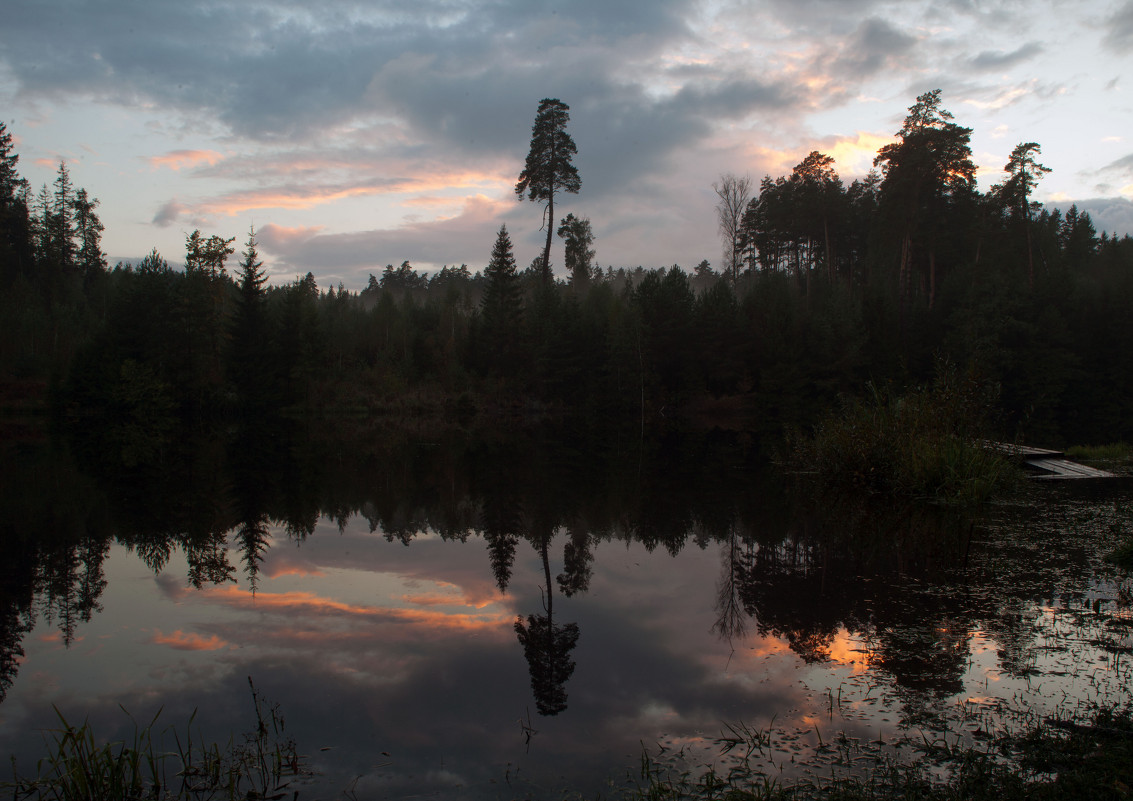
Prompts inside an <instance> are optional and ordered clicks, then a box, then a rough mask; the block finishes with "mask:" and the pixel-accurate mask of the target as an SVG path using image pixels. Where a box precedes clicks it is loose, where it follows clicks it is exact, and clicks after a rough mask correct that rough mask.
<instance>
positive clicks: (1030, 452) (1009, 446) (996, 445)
mask: <svg viewBox="0 0 1133 801" xmlns="http://www.w3.org/2000/svg"><path fill="white" fill-rule="evenodd" d="M983 444H984V447H985V448H990V449H991V450H993V451H999V452H1000V453H1006V454H1007V455H1008V456H1016V457H1022V458H1024V459H1029V458H1031V457H1038V458H1045V457H1058V456H1064V455H1065V454H1064V453H1063V452H1062V451H1052V450H1049V449H1047V448H1032V447H1030V446H1028V445H1016V444H1015V443H1014V442H992V441H990V440H984V443H983Z"/></svg>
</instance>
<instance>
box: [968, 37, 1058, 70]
mask: <svg viewBox="0 0 1133 801" xmlns="http://www.w3.org/2000/svg"><path fill="white" fill-rule="evenodd" d="M1042 52H1043V46H1042V45H1041V44H1040V43H1039V42H1028V43H1027V44H1025V45H1023V46H1022V47H1019V48H1017V49H1015V50H1012V51H1011V52H1010V53H1004V52H1003V51H1002V50H985V51H983V52H982V53H980V54H979V55H977V56H976V57H975V58H973V59H972V60H971V61H970V62H969V64H970V66H971V67H972V68H973V69H976V70H1001V69H1006V68H1008V67H1014V66H1015V65H1016V64H1021V63H1022V62H1024V61H1028V60H1029V59H1031V58H1034V57H1035V56H1037V55H1039V54H1040V53H1042Z"/></svg>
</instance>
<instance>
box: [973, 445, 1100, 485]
mask: <svg viewBox="0 0 1133 801" xmlns="http://www.w3.org/2000/svg"><path fill="white" fill-rule="evenodd" d="M984 444H985V445H986V446H987V447H988V448H991V449H992V450H997V451H999V452H1000V453H1005V454H1007V455H1008V456H1011V457H1013V458H1016V459H1019V460H1020V461H1022V462H1023V464H1024V465H1026V466H1027V467H1032V468H1034V469H1036V470H1038V471H1040V472H1039V473H1038V474H1037V475H1036V476H1035V478H1115V476H1114V474H1113V473H1110V472H1109V471H1107V470H1098V469H1097V468H1094V467H1087V466H1086V465H1084V464H1078V463H1077V462H1072V461H1070V460H1069V459H1067V458H1066V454H1065V453H1063V452H1062V451H1051V450H1047V449H1046V448H1029V447H1027V446H1025V445H1015V444H1013V443H1010V442H985V443H984Z"/></svg>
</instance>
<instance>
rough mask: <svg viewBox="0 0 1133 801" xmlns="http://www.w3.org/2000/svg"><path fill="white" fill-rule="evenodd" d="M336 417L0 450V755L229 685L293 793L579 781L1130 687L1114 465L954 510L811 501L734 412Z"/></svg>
mask: <svg viewBox="0 0 1133 801" xmlns="http://www.w3.org/2000/svg"><path fill="white" fill-rule="evenodd" d="M329 428H331V429H333V430H330V431H319V432H317V433H314V434H313V433H312V432H310V431H306V430H304V429H303V427H301V426H296V427H294V428H287V429H286V430H284V429H273V430H268V431H260V432H254V433H253V432H226V433H223V434H210V435H204V434H201V435H199V436H194V437H191V438H188V439H186V440H185V441H184V442H182V443H181V444H180V445H179V446H178V447H177V448H176V449H171V450H169V451H168V452H159V453H153V452H148V451H147V450H146V447H145V443H144V442H141V443H139V442H138V441H137V440H136V439H134V438H131V436H130V432H129V431H113V432H99V433H87V434H84V435H80V436H77V437H72V438H70V439H69V440H65V439H59V438H56V439H51V438H47V437H40V436H34V437H26V438H24V439H23V440H17V441H12V442H9V443H8V444H7V445H6V446H5V447H4V451H3V459H2V461H0V477H2V478H3V487H2V488H0V502H2V504H3V507H2V508H3V528H2V529H0V533H2V536H3V544H4V547H5V550H6V551H7V554H6V556H5V559H4V560H3V561H4V567H3V568H0V629H2V630H0V691H2V692H3V700H2V702H0V754H4V755H7V754H11V755H13V756H14V757H15V758H16V760H17V763H18V764H19V765H21V766H22V767H23V769H24V770H25V771H27V770H31V768H32V767H33V765H34V760H35V758H36V757H38V756H39V755H40V754H41V753H42V752H43V750H44V745H43V737H42V735H41V734H40V732H42V731H45V730H48V729H51V728H53V727H56V726H57V725H58V718H57V717H56V713H55V711H54V710H53V707H55V708H57V709H58V710H59V711H60V712H61V713H62V714H63V715H65V716H66V718H67V719H68V720H70V721H72V722H75V723H79V722H82V721H83V720H84V719H85V720H87V721H89V722H90V723H91V725H92V726H93V728H94V729H95V731H96V732H98V733H100V734H103V735H105V736H108V737H123V736H127V735H128V734H129V733H130V732H131V731H132V730H133V723H131V718H130V717H127V715H126V713H125V712H124V711H123V709H125V711H126V712H128V713H129V715H130V716H132V717H133V719H134V720H136V721H139V722H140V723H142V724H143V725H144V724H145V723H148V722H149V721H150V720H151V719H152V718H153V717H154V715H155V714H156V713H157V712H158V710H160V717H159V718H158V720H159V724H158V725H157V726H156V727H155V728H157V729H162V728H164V727H165V726H179V727H182V728H183V727H184V725H185V723H186V721H188V720H189V719H190V717H191V716H193V713H194V710H195V717H193V730H194V732H199V734H200V736H202V737H204V738H206V739H212V740H216V741H219V742H227V741H228V740H229V739H230V738H233V737H236V738H237V739H238V738H239V737H240V736H241V734H242V733H243V732H247V731H249V730H250V729H252V728H254V726H255V724H256V712H255V707H254V705H253V699H252V690H251V688H250V686H249V680H251V681H252V682H253V684H254V687H255V691H256V692H257V693H258V694H259V696H260V697H262V698H263V699H265V700H266V702H268V703H270V704H275V705H277V708H278V714H280V715H281V716H282V717H283V718H284V720H285V721H286V733H287V734H288V735H290V736H291V737H294V738H295V740H296V742H297V744H298V749H299V752H300V753H301V754H302V755H303V756H304V765H305V767H306V769H307V771H308V775H305V776H304V777H302V778H301V779H299V780H297V781H296V783H295V784H294V785H293V787H297V788H298V789H299V791H300V794H299V797H300V798H339V797H343V796H346V797H354V796H356V797H358V798H371V797H384V798H403V797H404V798H408V797H422V796H424V797H432V796H436V797H445V798H461V797H467V798H498V797H500V798H512V797H559V796H562V795H564V794H566V793H567V792H569V791H574V790H577V791H579V792H581V793H583V794H586V795H589V796H592V795H594V794H596V793H597V792H599V791H607V790H608V789H609V788H610V787H611V786H625V785H626V784H627V783H628V784H632V783H633V782H634V781H635V780H637V779H638V778H639V776H640V766H641V760H642V755H643V753H646V754H648V755H649V757H650V759H652V760H654V762H655V764H657V765H661V766H672V767H673V768H674V769H676V770H683V769H693V770H699V769H702V768H703V767H704V766H708V765H711V766H715V767H716V769H718V770H721V771H726V770H728V769H737V768H738V767H741V766H742V767H744V769H746V770H750V771H754V772H762V773H764V774H766V775H768V776H770V777H775V778H790V779H794V780H801V781H818V780H819V778H820V777H822V776H826V775H829V774H830V772H831V770H837V771H844V770H850V769H853V766H854V765H855V764H856V763H855V761H854V760H855V756H856V755H859V754H876V753H879V752H890V753H893V754H896V755H898V756H901V755H905V756H913V755H916V754H917V753H918V748H920V749H921V750H922V751H923V750H927V748H928V744H931V743H936V744H938V745H939V744H945V743H955V742H958V741H959V742H964V743H976V744H979V743H981V742H984V741H986V740H987V739H988V738H989V736H990V734H991V733H992V732H994V731H996V730H999V729H1001V728H1004V727H1006V728H1013V727H1014V728H1023V727H1025V726H1026V725H1028V724H1029V723H1032V722H1035V721H1037V720H1039V719H1041V718H1043V717H1046V716H1075V715H1084V714H1086V713H1087V712H1088V711H1089V709H1090V708H1091V705H1092V704H1095V703H1099V702H1105V703H1112V702H1128V701H1129V700H1130V693H1131V689H1133V681H1131V679H1133V677H1131V675H1130V652H1131V646H1133V612H1131V603H1133V583H1131V581H1130V579H1129V577H1128V575H1127V574H1125V573H1122V572H1121V571H1119V570H1117V569H1116V568H1113V567H1112V566H1110V565H1108V564H1107V563H1105V562H1104V561H1103V560H1102V558H1101V557H1102V556H1103V555H1104V554H1105V553H1106V552H1107V551H1108V550H1111V549H1112V548H1113V546H1114V544H1115V543H1116V537H1117V533H1118V532H1120V531H1126V532H1128V531H1129V529H1130V524H1131V513H1130V511H1129V510H1130V508H1131V507H1130V503H1129V501H1130V495H1131V494H1133V493H1131V490H1130V482H1129V481H1128V480H1127V479H1122V480H1112V481H1103V482H1092V481H1063V482H1058V481H1037V480H1032V481H1029V482H1028V483H1027V485H1026V487H1025V488H1024V490H1023V491H1021V492H1020V493H1019V494H1018V495H1017V496H1015V497H1013V498H1011V499H1009V500H1006V501H1003V502H1001V503H998V504H996V505H994V506H992V507H991V508H989V509H987V510H985V511H983V512H982V513H981V514H980V515H979V516H978V518H976V519H974V520H971V519H966V518H961V517H960V516H957V515H952V514H946V513H943V512H941V511H940V510H932V509H918V508H907V509H899V508H892V505H890V507H889V508H884V509H878V508H876V507H874V508H870V507H866V506H863V505H862V504H860V503H851V502H849V501H847V500H845V499H834V498H824V497H811V496H808V494H807V493H806V492H805V491H800V490H799V489H798V488H797V485H796V482H795V481H793V480H792V479H791V478H790V477H786V476H783V475H782V474H781V473H779V471H778V470H777V469H776V467H775V465H774V464H773V462H771V461H770V460H769V459H768V458H767V452H766V450H765V448H764V447H763V446H762V444H761V443H760V442H759V441H758V440H756V439H753V438H752V437H749V436H745V435H742V434H736V433H731V432H719V431H717V432H712V433H708V434H705V433H689V432H679V431H666V432H648V433H647V435H646V436H644V437H643V436H642V433H641V431H640V430H639V429H637V428H634V427H632V426H631V427H630V428H627V429H625V430H618V429H609V428H606V429H600V430H593V431H581V432H580V431H564V430H561V429H542V428H533V429H531V430H527V429H520V430H518V431H514V432H509V433H507V434H504V433H494V434H490V435H484V434H476V435H472V434H468V433H460V432H457V433H448V434H445V435H443V436H437V435H432V436H427V435H424V434H419V435H410V434H405V433H403V432H398V433H392V432H389V431H381V430H372V429H371V430H356V429H357V426H354V425H353V424H349V423H341V424H339V425H338V426H337V427H336V426H329ZM743 731H746V732H747V733H748V736H747V737H746V738H743V739H745V742H744V743H742V744H741V743H739V742H738V741H739V739H741V738H739V737H738V735H737V734H736V732H743ZM752 742H758V743H759V744H760V747H759V748H756V749H755V750H754V751H753V752H752V753H750V754H748V750H749V748H748V746H749V745H750V743H752ZM729 746H732V747H731V749H730V750H728V749H729ZM838 763H841V764H838ZM288 797H290V796H288Z"/></svg>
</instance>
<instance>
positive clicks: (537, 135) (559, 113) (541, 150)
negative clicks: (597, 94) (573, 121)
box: [515, 97, 582, 281]
mask: <svg viewBox="0 0 1133 801" xmlns="http://www.w3.org/2000/svg"><path fill="white" fill-rule="evenodd" d="M569 111H570V106H568V105H567V104H566V103H562V102H560V101H559V100H558V99H555V98H549V97H545V98H543V100H542V101H541V102H540V103H539V111H538V112H537V113H536V114H535V124H534V125H532V126H531V150H530V152H528V154H527V164H526V165H525V166H524V168H523V172H521V173H520V174H519V183H517V184H516V185H515V193H516V194H517V195H518V196H519V198H520V199H521V200H522V199H523V195H524V193H526V194H527V199H528V200H531V201H543V202H545V203H546V204H547V206H546V208H545V209H544V210H543V227H544V228H546V229H547V244H546V246H545V247H544V248H543V279H544V280H546V281H549V280H551V233H552V232H553V231H554V228H555V192H557V191H558V190H560V189H561V190H563V191H565V192H571V193H573V194H576V195H577V194H578V190H579V188H580V187H581V186H582V181H581V179H580V178H579V177H578V170H577V169H575V167H574V164H572V163H571V158H573V157H574V155H575V154H576V153H578V148H576V147H575V145H574V140H573V139H571V138H570V134H568V133H567V130H566V125H567V123H568V122H569V121H570V114H569V113H568V112H569Z"/></svg>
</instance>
